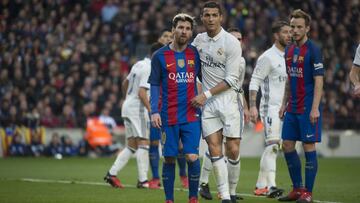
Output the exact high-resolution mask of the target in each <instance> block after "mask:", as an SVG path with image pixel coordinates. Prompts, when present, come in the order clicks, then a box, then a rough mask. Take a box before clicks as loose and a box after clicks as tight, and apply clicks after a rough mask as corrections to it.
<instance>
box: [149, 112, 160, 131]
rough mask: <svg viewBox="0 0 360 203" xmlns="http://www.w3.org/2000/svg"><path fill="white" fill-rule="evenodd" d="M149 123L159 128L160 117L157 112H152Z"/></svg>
mask: <svg viewBox="0 0 360 203" xmlns="http://www.w3.org/2000/svg"><path fill="white" fill-rule="evenodd" d="M151 124H152V126H154V127H155V128H161V126H162V123H161V117H160V114H159V113H154V114H152V115H151Z"/></svg>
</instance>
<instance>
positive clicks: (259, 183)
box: [256, 150, 267, 188]
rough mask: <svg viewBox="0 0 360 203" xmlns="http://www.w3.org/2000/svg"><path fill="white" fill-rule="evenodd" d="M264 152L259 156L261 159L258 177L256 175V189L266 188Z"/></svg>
mask: <svg viewBox="0 0 360 203" xmlns="http://www.w3.org/2000/svg"><path fill="white" fill-rule="evenodd" d="M265 156H266V151H265V150H264V152H263V153H262V155H261V159H260V170H259V175H258V179H257V182H256V188H265V187H266V186H267V182H266V180H267V178H266V176H267V173H266V171H265V167H264V165H265V164H264V162H265V159H266V157H265Z"/></svg>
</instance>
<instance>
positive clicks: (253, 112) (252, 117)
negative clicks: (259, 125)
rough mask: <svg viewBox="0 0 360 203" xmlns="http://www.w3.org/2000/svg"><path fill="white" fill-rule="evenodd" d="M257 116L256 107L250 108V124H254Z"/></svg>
mask: <svg viewBox="0 0 360 203" xmlns="http://www.w3.org/2000/svg"><path fill="white" fill-rule="evenodd" d="M258 116H259V113H258V110H257V108H256V106H252V107H250V120H251V122H253V123H256V122H257V119H258Z"/></svg>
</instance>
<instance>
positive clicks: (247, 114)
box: [244, 108, 250, 123]
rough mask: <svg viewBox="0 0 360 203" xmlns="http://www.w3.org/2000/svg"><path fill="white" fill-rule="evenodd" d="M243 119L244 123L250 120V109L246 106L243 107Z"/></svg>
mask: <svg viewBox="0 0 360 203" xmlns="http://www.w3.org/2000/svg"><path fill="white" fill-rule="evenodd" d="M244 119H245V123H249V122H250V111H249V109H247V108H244Z"/></svg>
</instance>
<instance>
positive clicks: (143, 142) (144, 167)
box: [136, 138, 149, 188]
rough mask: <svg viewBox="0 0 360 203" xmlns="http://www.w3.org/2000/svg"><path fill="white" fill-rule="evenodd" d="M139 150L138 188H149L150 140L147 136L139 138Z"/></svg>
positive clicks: (137, 156) (137, 159)
mask: <svg viewBox="0 0 360 203" xmlns="http://www.w3.org/2000/svg"><path fill="white" fill-rule="evenodd" d="M137 146H138V150H137V153H136V162H137V168H138V183H137V188H148V187H149V182H148V178H147V174H148V171H149V140H148V139H146V138H137Z"/></svg>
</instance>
